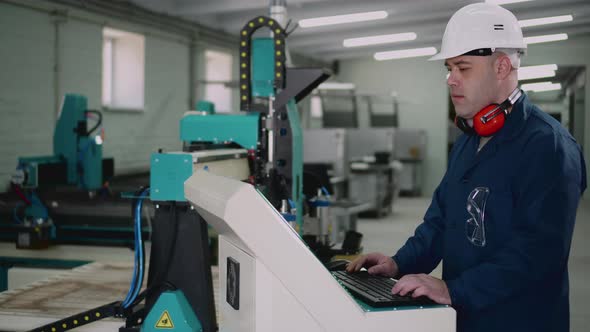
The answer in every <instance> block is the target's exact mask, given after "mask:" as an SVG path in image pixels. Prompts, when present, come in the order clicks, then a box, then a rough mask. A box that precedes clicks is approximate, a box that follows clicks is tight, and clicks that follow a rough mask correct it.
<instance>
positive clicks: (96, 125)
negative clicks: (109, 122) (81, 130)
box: [86, 110, 102, 135]
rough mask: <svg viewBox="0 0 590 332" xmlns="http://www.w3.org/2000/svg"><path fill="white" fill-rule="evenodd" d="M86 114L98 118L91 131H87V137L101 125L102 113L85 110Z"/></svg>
mask: <svg viewBox="0 0 590 332" xmlns="http://www.w3.org/2000/svg"><path fill="white" fill-rule="evenodd" d="M86 114H94V115H96V116H98V120H97V122H96V124H95V125H94V127H92V129H90V130H88V135H90V134H92V133H93V132H94V131H95V130H96V129H98V127H100V125H101V124H102V113H101V112H100V111H97V110H86Z"/></svg>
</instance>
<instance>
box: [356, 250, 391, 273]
mask: <svg viewBox="0 0 590 332" xmlns="http://www.w3.org/2000/svg"><path fill="white" fill-rule="evenodd" d="M362 267H365V268H367V269H368V272H369V273H370V274H378V275H382V276H386V277H395V276H396V275H397V274H398V272H399V268H398V267H397V264H396V263H395V261H394V260H393V259H392V258H391V257H389V256H385V255H383V254H381V253H378V252H373V253H370V254H367V255H362V256H360V257H358V258H357V259H355V260H354V261H352V262H350V263H349V264H348V266H347V267H346V271H347V272H349V273H351V272H356V271H358V270H360V269H361V268H362Z"/></svg>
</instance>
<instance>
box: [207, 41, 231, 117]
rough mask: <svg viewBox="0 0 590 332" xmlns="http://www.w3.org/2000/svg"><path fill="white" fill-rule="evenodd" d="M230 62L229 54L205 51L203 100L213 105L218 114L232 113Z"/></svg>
mask: <svg viewBox="0 0 590 332" xmlns="http://www.w3.org/2000/svg"><path fill="white" fill-rule="evenodd" d="M232 62H233V59H232V56H231V54H229V53H225V52H219V51H212V50H206V51H205V99H206V100H208V101H210V102H212V103H214V104H215V110H216V111H218V112H231V111H232V90H231V88H230V85H231V80H232Z"/></svg>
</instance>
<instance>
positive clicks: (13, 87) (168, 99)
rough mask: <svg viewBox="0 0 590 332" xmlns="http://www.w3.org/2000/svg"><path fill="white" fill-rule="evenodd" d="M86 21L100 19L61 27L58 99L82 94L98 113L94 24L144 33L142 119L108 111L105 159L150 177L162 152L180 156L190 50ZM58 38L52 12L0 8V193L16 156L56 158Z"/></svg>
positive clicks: (98, 41) (98, 39) (158, 35)
mask: <svg viewBox="0 0 590 332" xmlns="http://www.w3.org/2000/svg"><path fill="white" fill-rule="evenodd" d="M73 12H75V10H74V11H73ZM84 15H85V16H90V17H94V18H95V19H91V20H79V19H76V18H72V17H70V18H68V19H67V20H66V21H65V22H63V23H61V24H60V25H59V59H60V61H59V68H60V72H59V86H60V97H59V99H60V101H61V98H62V96H63V94H64V93H80V94H83V95H85V96H87V97H88V106H89V108H91V109H97V108H99V107H101V84H102V81H101V76H102V75H101V70H102V69H101V67H102V60H101V59H102V58H101V57H102V26H101V25H100V24H98V23H93V22H92V21H96V22H107V24H113V25H114V26H115V27H116V28H121V27H123V28H125V27H129V29H130V30H132V31H133V32H139V33H142V32H144V33H145V32H147V33H146V40H145V52H146V53H145V110H144V112H116V111H106V112H103V115H104V121H103V126H104V128H105V136H106V140H105V145H104V153H103V155H104V156H105V157H114V158H115V167H116V169H115V172H116V174H122V173H128V172H132V171H137V170H147V169H148V168H149V158H150V154H151V153H152V152H154V151H156V150H157V149H158V148H163V149H165V150H179V149H181V143H180V140H179V132H178V127H179V120H180V117H181V116H182V114H183V113H184V112H185V111H186V110H187V109H188V107H189V99H190V98H189V76H190V75H189V46H188V44H187V43H185V42H183V41H182V40H183V36H170V37H169V38H167V37H166V36H167V35H168V34H166V33H162V32H158V31H154V30H153V29H152V28H150V27H146V26H138V25H133V24H130V23H128V22H121V21H117V20H115V19H112V18H108V17H102V16H98V15H92V14H89V13H85V14H84ZM74 16H75V15H74ZM150 32H154V33H150ZM55 36H56V35H55V28H54V24H53V23H52V18H51V17H50V15H49V14H48V13H44V12H42V11H35V10H32V9H28V8H24V7H19V6H14V5H11V4H6V3H0V45H1V46H0V142H1V144H0V191H3V190H4V188H5V187H6V185H7V184H8V181H9V180H10V175H11V174H12V173H13V171H14V169H15V167H16V163H17V159H18V157H19V156H35V155H51V154H52V153H53V143H52V141H53V130H54V126H55V121H56V111H55V104H56V103H55V100H54V99H55V97H54V41H55ZM228 46H229V47H230V48H233V45H228ZM196 56H197V55H195V57H196ZM195 62H196V63H197V64H198V63H199V62H198V61H197V59H195ZM195 71H198V67H197V68H196V69H195ZM236 99H237V98H236Z"/></svg>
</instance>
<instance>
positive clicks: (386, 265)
mask: <svg viewBox="0 0 590 332" xmlns="http://www.w3.org/2000/svg"><path fill="white" fill-rule="evenodd" d="M525 48H526V44H525V43H524V40H523V37H522V31H521V29H520V27H519V25H518V22H517V20H516V18H515V17H514V15H513V14H512V13H510V12H509V11H507V10H506V9H504V8H502V7H499V6H496V5H491V4H485V3H478V4H472V5H468V6H466V7H463V8H462V9H460V10H459V11H457V12H456V13H455V14H454V15H453V17H452V18H451V19H450V21H449V23H448V25H447V28H446V30H445V35H444V37H443V43H442V47H441V52H440V53H439V54H437V55H436V56H434V57H433V59H431V60H436V59H445V65H446V67H447V68H448V70H449V77H448V80H447V84H448V86H449V88H450V93H451V98H452V101H453V104H454V105H455V110H456V112H457V115H458V124H461V125H462V126H460V127H463V130H464V131H466V134H464V135H462V136H461V137H460V138H459V139H458V140H457V142H456V143H455V145H454V147H453V150H452V152H451V155H450V157H449V163H448V168H447V171H446V174H445V175H444V177H443V179H442V181H441V183H440V185H439V186H438V188H437V189H436V191H435V192H434V195H433V199H432V203H431V205H430V207H429V208H428V210H427V211H426V215H425V217H424V221H423V223H422V224H420V225H419V226H418V227H417V229H416V231H415V234H414V236H412V237H411V238H409V239H408V240H407V242H406V243H405V245H404V246H403V247H402V248H401V249H400V250H399V251H398V252H397V254H396V255H395V256H393V257H388V256H386V255H383V254H380V253H372V254H368V255H365V256H361V257H359V258H358V259H356V260H355V261H353V262H351V263H350V264H349V266H348V267H347V270H348V271H349V272H353V271H357V270H359V269H360V268H361V267H367V268H368V271H369V273H371V274H380V275H386V276H391V277H397V278H400V277H401V278H400V279H399V281H398V282H397V284H396V285H395V286H394V288H393V290H392V292H393V293H394V294H396V293H399V294H401V295H406V294H411V295H412V296H414V297H417V296H422V295H424V296H427V297H429V298H431V299H432V300H434V301H436V302H438V303H441V304H449V305H452V306H453V307H454V308H455V309H456V310H457V329H458V331H535V332H538V331H551V332H555V331H568V330H569V295H568V293H569V285H568V269H567V262H568V256H569V250H570V244H571V239H572V233H573V229H574V221H575V216H576V210H577V206H578V203H579V199H580V196H581V194H582V193H583V192H584V190H585V188H586V170H585V163H584V159H583V156H582V153H581V149H580V147H579V146H578V144H577V143H576V142H575V140H574V139H573V138H572V136H571V135H570V134H569V133H568V132H567V131H566V130H565V129H564V128H563V127H562V126H561V125H560V124H559V123H558V122H556V121H555V120H554V119H553V118H551V117H550V116H549V115H547V114H546V113H544V112H542V111H541V110H539V108H537V107H536V106H534V105H532V104H531V103H530V101H529V100H528V98H527V96H526V95H525V94H523V93H522V91H520V90H519V89H518V88H517V85H518V77H517V70H516V69H517V68H518V66H519V65H520V64H519V57H520V54H521V53H522V52H523V51H524V49H525ZM489 104H502V106H503V107H505V108H506V114H507V115H506V116H505V119H504V114H503V113H502V112H499V113H500V114H497V116H495V117H494V118H495V119H498V120H502V121H504V122H503V125H502V124H500V126H499V128H496V129H497V130H496V131H495V132H492V133H491V134H490V135H489V136H482V133H484V134H485V135H487V134H489V133H486V130H483V131H482V130H481V128H480V127H482V126H483V127H484V128H485V126H486V125H489V124H490V123H491V122H493V121H495V120H493V119H489V118H487V119H484V121H482V119H481V116H482V112H480V110H482V109H484V108H485V107H486V106H487V105H489ZM493 108H494V107H492V109H493ZM483 113H489V111H488V109H486V111H484V112H483ZM483 115H484V117H485V115H486V114H483ZM492 120H493V121H492ZM476 131H477V132H479V134H478V133H477V132H476ZM441 260H442V262H443V279H442V280H440V279H437V278H434V277H432V276H429V275H427V274H428V273H430V272H431V271H432V270H433V269H434V268H436V266H437V265H438V264H439V262H440V261H441Z"/></svg>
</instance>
